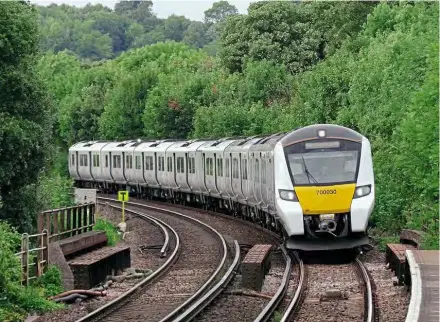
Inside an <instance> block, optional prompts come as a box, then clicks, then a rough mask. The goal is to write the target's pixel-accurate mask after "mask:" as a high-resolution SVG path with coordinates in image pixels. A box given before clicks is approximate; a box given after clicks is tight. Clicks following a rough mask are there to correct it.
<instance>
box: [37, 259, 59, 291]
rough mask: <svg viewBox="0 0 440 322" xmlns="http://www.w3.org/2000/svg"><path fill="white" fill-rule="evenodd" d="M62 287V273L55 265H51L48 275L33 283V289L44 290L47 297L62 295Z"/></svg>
mask: <svg viewBox="0 0 440 322" xmlns="http://www.w3.org/2000/svg"><path fill="white" fill-rule="evenodd" d="M62 285H63V282H62V278H61V271H60V270H59V268H58V267H56V266H54V265H50V266H49V268H48V270H47V271H46V273H45V274H44V275H43V276H41V277H40V278H39V279H38V280H37V281H35V282H34V283H32V286H33V287H38V288H41V289H43V290H44V296H46V297H49V296H54V295H57V294H60V293H61V292H62V291H63V286H62Z"/></svg>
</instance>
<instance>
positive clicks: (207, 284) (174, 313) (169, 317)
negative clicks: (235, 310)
mask: <svg viewBox="0 0 440 322" xmlns="http://www.w3.org/2000/svg"><path fill="white" fill-rule="evenodd" d="M97 199H102V200H107V201H110V202H116V203H119V202H120V201H118V200H116V199H111V198H104V197H97ZM125 204H126V205H131V206H135V207H139V208H145V209H151V210H155V211H159V212H164V213H167V214H171V215H175V216H177V217H182V218H185V219H188V220H191V221H193V222H195V223H197V224H198V225H201V226H203V227H205V228H206V229H208V230H211V231H212V232H214V234H216V235H217V237H218V238H219V240H220V241H221V243H222V246H223V257H222V260H221V261H220V264H219V265H218V266H217V269H216V270H215V271H214V273H213V274H212V275H211V277H210V278H209V279H208V280H207V281H206V282H205V283H204V284H203V285H202V286H201V287H200V288H199V289H198V290H197V292H195V293H194V294H193V295H192V296H191V297H190V298H188V299H187V300H186V301H185V302H184V303H182V304H181V305H180V306H179V307H177V308H176V309H175V310H174V311H172V312H171V313H170V314H168V315H167V316H166V317H165V318H163V319H162V320H161V322H165V321H171V320H173V319H175V318H177V317H178V316H179V315H180V314H182V312H184V311H186V310H187V309H188V308H189V307H190V306H191V305H192V304H193V303H194V302H195V301H196V300H197V299H198V298H200V296H202V294H203V293H204V292H205V291H206V289H207V288H208V287H210V286H212V283H213V281H214V279H215V278H217V277H218V276H219V275H220V271H221V270H222V268H223V267H224V266H225V263H226V258H227V254H228V248H227V245H226V240H225V239H224V237H223V236H222V235H221V234H220V233H219V232H218V231H217V230H216V229H215V228H213V227H211V226H209V225H207V224H205V223H204V222H202V221H200V220H198V219H195V218H192V217H190V216H187V215H184V214H182V213H179V212H176V211H172V210H168V209H164V208H159V207H154V206H149V205H145V204H141V203H137V202H126V203H125Z"/></svg>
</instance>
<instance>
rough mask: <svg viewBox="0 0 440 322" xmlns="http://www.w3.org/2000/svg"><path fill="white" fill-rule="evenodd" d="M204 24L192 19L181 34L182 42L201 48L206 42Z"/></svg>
mask: <svg viewBox="0 0 440 322" xmlns="http://www.w3.org/2000/svg"><path fill="white" fill-rule="evenodd" d="M205 34H206V29H205V25H204V24H203V23H202V22H199V21H193V22H191V23H190V25H189V26H188V29H187V30H186V31H185V32H184V34H183V42H184V43H185V44H188V45H190V46H193V47H195V48H202V47H203V46H205V45H206V44H207V39H206V36H205Z"/></svg>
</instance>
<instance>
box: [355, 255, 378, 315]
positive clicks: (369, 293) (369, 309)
mask: <svg viewBox="0 0 440 322" xmlns="http://www.w3.org/2000/svg"><path fill="white" fill-rule="evenodd" d="M355 263H356V266H357V267H358V269H359V271H360V273H361V275H362V279H363V281H364V284H365V290H364V293H365V294H364V296H365V302H366V308H365V313H366V314H365V319H364V320H365V322H373V321H374V309H373V305H374V303H373V290H372V287H371V280H370V277H369V276H368V272H367V269H366V268H365V266H364V264H363V263H362V261H361V260H360V259H359V258H358V257H356V259H355Z"/></svg>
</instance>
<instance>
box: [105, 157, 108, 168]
mask: <svg viewBox="0 0 440 322" xmlns="http://www.w3.org/2000/svg"><path fill="white" fill-rule="evenodd" d="M105 167H106V168H108V155H106V156H105Z"/></svg>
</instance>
